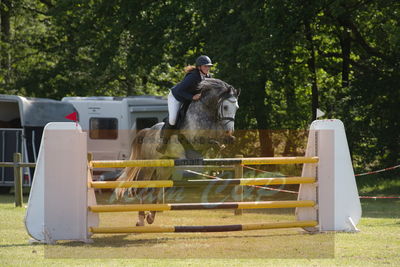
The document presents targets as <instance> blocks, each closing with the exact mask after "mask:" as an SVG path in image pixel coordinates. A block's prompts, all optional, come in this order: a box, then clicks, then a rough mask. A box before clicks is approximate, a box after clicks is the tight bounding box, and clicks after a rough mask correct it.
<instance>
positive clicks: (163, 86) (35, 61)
mask: <svg viewBox="0 0 400 267" xmlns="http://www.w3.org/2000/svg"><path fill="white" fill-rule="evenodd" d="M399 14H400V2H399V1H397V0H386V1H379V0H316V1H309V0H302V1H300V0H290V1H288V0H284V1H280V0H265V1H259V0H255V1H238V0H232V1H221V0H214V1H210V0H203V1H191V0H186V1H182V0H174V1H137V0H130V1H127V0H115V1H107V0H96V1H94V0H68V1H66V0H14V1H12V0H1V1H0V23H1V34H0V37H1V38H0V48H1V50H0V67H1V68H0V93H2V94H19V95H24V96H33V97H48V98H54V99H60V98H61V97H64V96H74V95H79V96H86V95H113V96H125V95H140V94H156V95H166V94H167V92H168V89H169V88H170V87H172V86H173V85H174V84H175V83H177V82H179V80H180V79H181V78H182V77H183V75H184V74H183V71H182V70H183V67H184V66H186V65H189V64H193V62H194V60H195V58H196V57H197V56H198V55H200V54H207V55H209V56H210V57H211V58H212V59H213V61H214V62H215V63H216V64H215V68H214V69H213V74H214V77H216V78H220V79H223V80H225V81H226V82H228V83H231V84H232V85H234V86H235V87H239V88H241V89H242V95H241V98H240V106H241V109H240V110H239V113H238V119H237V126H236V127H237V128H238V129H244V130H248V129H257V130H258V134H257V135H256V137H257V139H258V144H259V151H260V153H261V154H262V155H264V156H272V155H274V154H276V153H277V151H275V150H274V138H275V139H276V136H275V137H274V132H273V131H274V130H279V129H289V130H286V132H285V134H283V135H281V136H282V137H283V138H284V139H285V144H286V145H285V146H286V147H285V149H284V151H286V152H287V153H286V154H290V153H291V152H292V153H296V149H295V148H294V147H295V145H296V144H295V143H296V142H292V141H291V140H294V139H295V137H296V133H298V132H297V131H294V130H296V129H306V128H307V127H308V125H309V123H310V122H311V121H312V120H313V118H315V112H316V108H319V109H321V110H323V111H325V112H326V115H325V118H338V119H341V120H342V121H343V122H344V124H345V126H346V130H347V134H348V140H349V145H350V149H351V152H352V156H353V162H354V164H355V166H356V168H360V169H362V170H368V169H375V168H380V167H383V166H392V165H396V164H398V162H399V158H400V156H399V154H400V153H399V152H400V130H399V129H400V125H399V116H398V114H397V113H398V111H399V108H398V104H399V103H400V90H399V87H400V68H399V64H400V25H399V22H400V15H399ZM271 130H272V131H271ZM250 138H254V135H251V137H250ZM243 149H244V150H246V147H244V148H243ZM247 149H248V148H247ZM247 152H248V151H242V153H247Z"/></svg>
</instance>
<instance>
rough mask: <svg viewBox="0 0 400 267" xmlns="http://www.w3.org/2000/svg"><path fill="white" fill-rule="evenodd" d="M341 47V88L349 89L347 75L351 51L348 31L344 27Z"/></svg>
mask: <svg viewBox="0 0 400 267" xmlns="http://www.w3.org/2000/svg"><path fill="white" fill-rule="evenodd" d="M340 45H341V47H342V60H343V61H342V88H347V87H349V74H350V50H351V36H350V30H349V29H348V28H347V27H345V28H344V29H343V35H342V38H341V40H340Z"/></svg>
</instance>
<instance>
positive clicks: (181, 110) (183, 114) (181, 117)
mask: <svg viewBox="0 0 400 267" xmlns="http://www.w3.org/2000/svg"><path fill="white" fill-rule="evenodd" d="M189 105H190V103H184V104H182V105H181V107H180V108H179V111H178V116H177V117H176V123H175V127H174V130H179V129H181V128H182V125H183V122H184V121H185V117H186V112H187V110H188V108H189ZM163 122H164V123H167V122H168V117H165V118H164V119H163Z"/></svg>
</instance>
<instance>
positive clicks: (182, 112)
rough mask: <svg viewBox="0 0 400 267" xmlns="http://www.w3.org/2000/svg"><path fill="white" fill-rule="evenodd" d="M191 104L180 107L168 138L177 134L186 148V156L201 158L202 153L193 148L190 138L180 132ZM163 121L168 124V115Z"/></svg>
mask: <svg viewBox="0 0 400 267" xmlns="http://www.w3.org/2000/svg"><path fill="white" fill-rule="evenodd" d="M189 105H190V103H184V104H182V106H181V107H180V109H179V111H178V116H177V118H176V123H175V127H174V128H173V129H171V128H170V129H169V130H172V131H171V132H170V135H169V137H168V139H169V138H170V136H172V135H175V134H176V135H177V136H178V141H179V142H180V143H181V144H182V146H183V148H184V149H185V154H186V158H188V159H193V158H201V157H202V156H201V154H200V153H198V152H197V151H195V149H194V148H193V146H192V144H191V143H190V142H189V140H187V138H186V137H185V136H184V135H183V134H181V133H179V129H181V128H182V126H183V123H184V121H185V117H186V113H187V110H188V108H189ZM163 122H164V123H165V124H164V125H166V124H167V122H168V117H166V118H164V120H163ZM163 130H164V127H163V129H162V131H163Z"/></svg>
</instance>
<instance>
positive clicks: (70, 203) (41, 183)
mask: <svg viewBox="0 0 400 267" xmlns="http://www.w3.org/2000/svg"><path fill="white" fill-rule="evenodd" d="M195 161H196V164H198V165H216V163H217V165H229V164H230V165H232V164H246V165H257V164H294V163H302V164H303V172H302V176H301V177H287V178H252V179H246V178H242V179H229V180H227V181H223V180H222V181H219V180H218V181H188V182H176V181H133V182H125V183H120V182H94V181H92V179H91V172H90V171H91V167H101V168H107V167H110V168H111V167H115V166H116V165H118V167H126V166H132V165H133V166H143V165H144V166H165V167H171V166H177V165H193V162H186V161H185V160H147V161H146V160H139V161H109V162H107V161H92V162H89V166H88V162H87V136H86V133H85V132H83V131H82V130H81V128H80V126H79V125H76V124H75V123H49V124H48V125H47V126H46V127H45V129H44V132H43V137H42V145H41V147H40V152H39V158H38V161H37V167H36V170H35V175H34V179H33V184H32V188H31V194H30V196H29V202H28V209H27V212H26V217H25V225H26V229H27V231H28V233H29V235H30V236H31V237H32V238H33V239H35V240H37V241H39V242H44V243H54V242H56V241H57V240H76V241H83V242H90V241H91V236H92V235H93V234H97V233H138V232H140V233H150V232H158V233H162V232H218V231H245V230H261V229H273V228H290V227H301V228H303V229H305V230H307V231H312V232H323V231H347V232H352V231H357V228H356V225H357V223H358V221H359V220H360V218H361V205H360V201H359V196H358V191H357V187H356V183H355V177H354V172H353V167H352V164H351V159H350V153H349V149H348V144H347V140H346V135H345V131H344V127H343V124H342V122H341V121H339V120H322V121H314V122H313V123H312V124H311V128H310V133H309V138H308V144H307V151H306V155H305V157H293V158H243V159H237V158H233V159H202V160H195ZM189 163H190V164H189ZM213 182H215V183H216V184H218V183H224V182H225V183H228V184H229V185H230V184H232V185H244V186H247V185H249V186H250V185H254V184H256V185H260V184H285V183H292V184H294V183H297V184H300V191H299V196H298V200H297V201H263V202H229V203H190V204H189V203H182V204H135V205H97V203H96V198H95V194H94V190H95V188H117V187H125V188H126V187H138V188H146V187H173V186H194V185H195V186H202V185H204V184H206V183H213ZM282 207H295V208H296V218H297V220H296V221H292V222H277V223H263V222H262V223H256V222H255V223H254V224H243V225H242V224H238V225H211V226H210V225H209V226H137V227H129V226H127V227H99V217H98V213H100V212H125V211H141V210H152V209H154V210H156V211H160V210H163V211H173V210H190V209H220V208H232V209H255V208H282ZM177 212H179V211H177Z"/></svg>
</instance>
